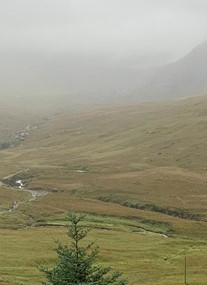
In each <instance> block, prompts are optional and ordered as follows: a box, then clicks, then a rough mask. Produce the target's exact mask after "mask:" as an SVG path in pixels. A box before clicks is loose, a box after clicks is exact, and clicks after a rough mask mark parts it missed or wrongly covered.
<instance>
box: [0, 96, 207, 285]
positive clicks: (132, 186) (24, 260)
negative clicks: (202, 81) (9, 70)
mask: <svg viewBox="0 0 207 285" xmlns="http://www.w3.org/2000/svg"><path fill="white" fill-rule="evenodd" d="M206 110H207V97H206V96H201V97H194V98H189V99H185V100H175V101H173V102H170V103H168V102H167V103H159V104H158V103H157V104H151V103H146V104H141V105H137V106H136V105H134V106H119V107H110V108H108V107H107V108H102V109H99V110H96V111H94V110H91V111H90V112H89V111H85V112H79V113H76V114H74V113H73V114H71V113H70V114H69V113H64V114H63V113H61V114H58V115H57V116H56V118H55V119H53V120H50V121H46V122H45V123H44V124H40V125H38V128H37V129H33V130H31V131H30V135H29V136H28V137H27V139H26V140H25V141H24V143H23V144H21V145H19V146H18V147H15V148H13V149H7V150H1V151H0V159H1V165H0V176H1V177H0V178H1V179H2V178H3V177H5V176H7V175H9V174H11V173H15V172H18V171H21V170H23V169H25V168H28V169H29V171H30V173H31V178H30V179H28V181H27V182H28V186H27V187H28V188H29V189H37V190H38V189H41V190H47V191H51V193H50V194H49V195H47V196H45V197H42V198H39V199H37V200H36V201H33V202H26V203H24V204H22V205H21V206H20V207H19V208H18V209H17V210H16V211H13V212H12V213H3V214H1V217H0V218H1V222H0V227H1V228H7V230H3V231H2V234H1V235H0V239H1V246H3V247H2V248H3V251H2V256H1V257H0V258H1V264H3V265H4V266H3V267H2V268H1V269H0V271H1V279H0V282H1V283H2V284H3V283H6V284H7V283H9V284H28V283H30V284H31V282H32V284H37V283H38V284H39V282H40V278H41V277H40V273H39V272H38V271H36V272H35V269H34V267H35V264H36V263H41V262H43V263H44V264H48V265H50V264H52V262H53V261H54V252H53V251H52V248H51V245H52V241H51V243H50V242H48V241H49V240H50V239H51V238H52V237H54V238H62V236H63V231H64V229H62V228H59V227H57V226H54V224H60V225H64V223H63V217H64V216H65V214H66V213H67V212H68V211H78V212H80V211H81V212H87V213H90V214H91V215H94V216H95V217H96V218H97V217H98V216H99V217H100V219H101V220H102V222H101V223H98V225H97V223H93V227H95V228H96V230H95V231H94V233H93V234H92V237H93V238H95V239H96V238H97V239H98V240H99V241H100V243H101V244H100V246H101V247H102V245H103V249H102V253H103V254H102V257H100V261H101V262H106V263H107V264H108V263H112V264H113V265H114V266H115V267H116V266H117V269H120V270H123V271H124V273H125V274H126V276H128V277H129V279H130V284H147V285H149V284H162V285H164V284H182V283H183V256H184V253H185V251H186V250H187V252H188V255H189V260H188V262H189V263H188V266H189V273H188V274H189V280H190V281H189V282H190V284H194V285H198V284H206V274H205V264H206V245H205V241H206V234H207V228H206V226H207V223H206V213H207V211H206V210H207V208H206V205H207V204H206V199H207V192H206V185H207V183H206V181H207V172H206V171H207V168H206V160H207V152H206V149H207V129H206V122H207V111H206ZM19 123H20V125H24V126H26V123H27V118H26V116H25V117H24V119H23V120H22V121H21V120H20V121H19V122H18V124H19ZM8 126H9V125H8ZM16 128H17V126H15V125H13V126H12V127H11V129H12V130H15V129H16ZM18 128H19V126H18ZM8 130H9V128H8ZM0 133H1V129H0ZM3 191H4V189H3V188H1V192H0V194H1V195H2V200H1V207H2V208H3V209H4V208H5V207H7V205H8V204H9V203H10V202H11V201H12V200H14V201H15V200H17V199H25V198H27V194H28V193H25V192H24V193H23V192H16V190H11V192H10V193H11V195H10V194H9V195H8V194H7V195H8V196H7V195H6V196H3V195H5V192H3ZM8 193H9V192H8ZM103 198H104V199H108V202H106V201H101V199H103ZM123 202H127V203H129V204H130V203H141V204H145V203H151V204H153V205H155V206H158V207H166V208H173V209H182V210H184V211H187V212H189V213H193V214H198V213H200V214H202V215H203V216H202V221H193V220H188V219H181V218H178V217H172V216H170V215H165V214H163V213H159V212H155V211H151V210H147V209H145V210H140V209H132V208H130V207H126V206H123V205H121V203H123ZM118 203H119V204H118ZM108 219H110V220H111V221H110V222H109V220H108ZM123 220H124V221H125V222H123ZM90 223H91V221H90ZM34 225H36V226H38V227H40V228H35V229H32V228H30V227H31V226H34ZM50 225H53V227H52V228H51V227H49V226H50ZM25 227H27V230H26V229H24V228H25ZM8 228H14V229H21V230H18V231H16V230H13V231H10V230H8ZM140 228H142V229H145V230H146V231H147V232H146V233H141V232H140ZM150 232H157V233H164V234H167V235H170V236H171V237H170V238H164V237H161V236H160V235H159V234H156V235H155V234H152V233H150ZM63 239H64V238H63ZM31 244H32V246H31ZM48 245H49V246H48ZM48 247H49V248H48ZM137 248H138V250H137V252H136V250H135V249H137ZM41 258H42V259H41ZM31 280H32V281H31ZM30 281H31V282H30Z"/></svg>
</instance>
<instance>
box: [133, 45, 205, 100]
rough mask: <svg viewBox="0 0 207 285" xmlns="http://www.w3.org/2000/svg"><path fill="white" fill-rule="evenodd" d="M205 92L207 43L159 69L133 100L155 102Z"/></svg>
mask: <svg viewBox="0 0 207 285" xmlns="http://www.w3.org/2000/svg"><path fill="white" fill-rule="evenodd" d="M206 91H207V41H206V42H204V43H203V44H201V45H199V46H197V47H196V48H195V49H194V50H193V51H191V52H190V53H189V54H188V55H186V56H185V57H183V58H181V59H180V60H178V61H176V62H174V63H172V64H169V65H167V66H164V67H162V68H159V69H157V70H155V71H154V73H153V74H151V75H150V76H149V77H148V78H145V80H144V83H143V85H142V86H138V88H137V90H136V91H135V92H134V95H133V96H132V97H133V98H134V99H143V100H157V99H173V98H180V97H185V96H192V95H199V94H200V95H201V94H203V93H205V92H206Z"/></svg>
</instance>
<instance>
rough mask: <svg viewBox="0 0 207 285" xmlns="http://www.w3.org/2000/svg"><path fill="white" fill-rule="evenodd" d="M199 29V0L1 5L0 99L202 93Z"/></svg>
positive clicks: (202, 15)
mask: <svg viewBox="0 0 207 285" xmlns="http://www.w3.org/2000/svg"><path fill="white" fill-rule="evenodd" d="M206 25H207V2H206V1H205V0H199V1H197V0H181V1H178V0H168V1H164V0H157V1H153V0H147V1H146V0H138V1H134V0H129V1H124V0H123V1H122V0H121V1H118V0H110V1H109V0H105V1H103V0H99V1H95V0H87V1H85V0H76V1H73V0H67V1H66V0H62V1H60V2H57V1H55V0H50V1H49V0H41V1H40V0H36V1H34V0H30V1H26V0H19V1H12V0H11V1H6V0H2V1H1V3H0V34H1V46H0V61H1V68H0V99H2V98H3V97H5V96H17V97H18V96H20V97H21V96H23V97H31V98H40V97H42V96H51V97H52V96H53V97H54V98H55V97H56V98H58V96H59V97H60V96H68V98H70V99H71V101H80V102H84V101H86V102H94V101H99V102H105V101H107V102H109V101H110V100H111V101H116V100H121V98H124V100H125V99H126V98H127V99H134V98H136V99H138V100H151V99H153V100H154V99H155V100H156V99H166V98H174V97H180V96H188V95H194V94H197V93H200V92H205V90H206V85H205V82H204V81H205V75H206V66H205V62H206V56H205V54H206V44H203V45H202V46H200V47H198V48H195V47H196V46H197V45H198V44H200V43H202V42H203V41H204V40H205V39H206V36H207V33H206V31H205V29H203V27H205V26H206ZM194 48H195V50H194V51H193V52H192V53H190V54H189V55H187V56H186V54H188V53H189V52H190V51H191V50H193V49H194ZM172 62H173V63H172Z"/></svg>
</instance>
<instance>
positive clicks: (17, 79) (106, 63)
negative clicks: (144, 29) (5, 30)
mask: <svg viewBox="0 0 207 285" xmlns="http://www.w3.org/2000/svg"><path fill="white" fill-rule="evenodd" d="M0 59H1V67H2V68H1V71H0V86H1V88H0V97H1V99H2V97H4V96H5V95H6V96H8V95H9V96H14V95H15V96H17V97H18V96H20V95H21V96H23V97H24V98H27V99H26V100H28V98H32V97H33V98H35V97H36V101H38V102H42V101H44V98H45V96H46V97H47V98H48V96H53V99H52V100H53V101H54V102H57V104H63V105H64V104H65V103H63V102H66V101H68V100H69V103H70V104H71V103H74V102H75V103H81V104H86V103H87V104H93V103H112V102H121V101H125V102H126V101H128V100H135V101H137V100H138V101H149V100H153V101H154V100H161V99H162V100H163V99H164V100H165V99H173V98H179V97H185V96H191V95H196V94H202V93H205V92H206V91H207V80H206V75H207V42H204V43H203V44H201V45H200V46H198V47H196V48H195V49H194V50H193V51H192V52H190V53H189V54H188V55H186V56H185V57H183V58H182V59H180V60H178V61H176V62H174V63H171V64H168V65H165V66H163V67H159V68H155V67H154V68H152V67H148V68H144V67H143V65H141V64H140V60H141V59H140V58H136V57H132V58H127V59H125V60H123V59H122V60H121V59H118V58H116V57H115V55H112V54H102V55H100V54H99V55H98V54H91V55H87V54H85V55H83V54H78V53H73V54H70V53H63V54H50V53H48V54H42V53H36V52H20V51H16V52H15V53H12V52H11V51H5V52H1V53H0ZM59 101H61V102H59Z"/></svg>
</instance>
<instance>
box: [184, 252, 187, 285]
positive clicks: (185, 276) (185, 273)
mask: <svg viewBox="0 0 207 285" xmlns="http://www.w3.org/2000/svg"><path fill="white" fill-rule="evenodd" d="M184 279H185V285H187V263H186V255H185V270H184Z"/></svg>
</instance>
